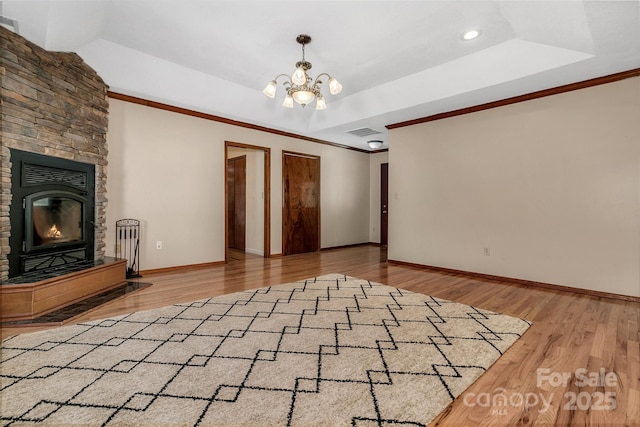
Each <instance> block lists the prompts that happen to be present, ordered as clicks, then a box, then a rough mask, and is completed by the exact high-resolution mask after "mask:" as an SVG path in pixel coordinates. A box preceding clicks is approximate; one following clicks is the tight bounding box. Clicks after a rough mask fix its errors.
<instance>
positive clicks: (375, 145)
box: [367, 140, 382, 150]
mask: <svg viewBox="0 0 640 427" xmlns="http://www.w3.org/2000/svg"><path fill="white" fill-rule="evenodd" d="M367 144H369V147H371V148H373V149H374V150H377V149H378V148H380V147H382V141H380V140H372V141H369V142H367Z"/></svg>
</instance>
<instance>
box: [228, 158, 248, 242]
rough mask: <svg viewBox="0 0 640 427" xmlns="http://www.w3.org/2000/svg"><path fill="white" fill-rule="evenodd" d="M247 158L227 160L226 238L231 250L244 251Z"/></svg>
mask: <svg viewBox="0 0 640 427" xmlns="http://www.w3.org/2000/svg"><path fill="white" fill-rule="evenodd" d="M246 210H247V157H246V156H241V157H235V158H233V159H228V160H227V238H228V247H229V248H231V249H238V250H241V251H244V250H245V241H246V227H247V224H246V215H247V213H246Z"/></svg>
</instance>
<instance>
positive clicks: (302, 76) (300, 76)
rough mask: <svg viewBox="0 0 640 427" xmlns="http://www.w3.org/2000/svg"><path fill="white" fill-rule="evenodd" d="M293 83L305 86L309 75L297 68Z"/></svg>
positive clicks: (302, 69) (292, 77)
mask: <svg viewBox="0 0 640 427" xmlns="http://www.w3.org/2000/svg"><path fill="white" fill-rule="evenodd" d="M291 81H292V82H293V83H295V84H296V85H298V86H302V85H303V84H305V83H306V82H307V73H305V71H304V68H302V67H298V68H296V71H295V72H294V73H293V75H292V76H291Z"/></svg>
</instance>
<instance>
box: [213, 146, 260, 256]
mask: <svg viewBox="0 0 640 427" xmlns="http://www.w3.org/2000/svg"><path fill="white" fill-rule="evenodd" d="M229 147H235V148H244V149H247V150H255V151H262V152H263V153H264V189H263V191H264V199H263V202H264V258H270V257H271V148H269V147H262V146H259V145H251V144H243V143H241V142H233V141H225V142H224V168H223V169H224V262H225V263H226V262H227V259H228V252H229V232H228V230H227V227H228V226H229V213H228V209H229V206H228V197H229V194H228V188H227V186H228V185H229V182H228V179H227V160H228V158H229Z"/></svg>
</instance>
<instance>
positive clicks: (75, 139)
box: [0, 26, 109, 283]
mask: <svg viewBox="0 0 640 427" xmlns="http://www.w3.org/2000/svg"><path fill="white" fill-rule="evenodd" d="M0 52H1V53H0V79H1V84H2V99H1V102H2V127H1V128H0V129H1V132H2V146H1V147H0V160H1V165H0V182H1V184H2V191H1V192H0V225H1V226H2V232H1V234H0V247H1V249H2V252H1V255H0V283H7V282H8V281H9V279H10V277H14V276H16V275H20V274H22V273H24V272H26V271H31V270H33V269H38V268H46V266H47V265H49V266H52V265H56V264H58V263H61V262H73V260H80V259H85V260H94V259H95V260H100V259H103V258H104V248H105V230H106V218H105V216H106V203H107V199H106V180H107V144H106V132H107V124H108V106H109V103H108V99H107V89H108V88H107V85H106V84H105V83H104V81H103V80H102V79H101V78H100V76H98V74H97V73H96V72H95V71H94V70H93V69H92V68H90V67H89V66H88V65H87V64H85V63H84V61H83V60H82V59H81V58H80V57H79V56H78V55H76V54H75V53H62V52H49V51H46V50H45V49H42V48H40V47H39V46H37V45H35V44H33V43H31V42H29V41H27V40H26V39H24V38H23V37H21V36H19V35H17V34H15V33H13V32H12V31H10V30H8V29H6V28H4V27H1V26H0Z"/></svg>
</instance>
